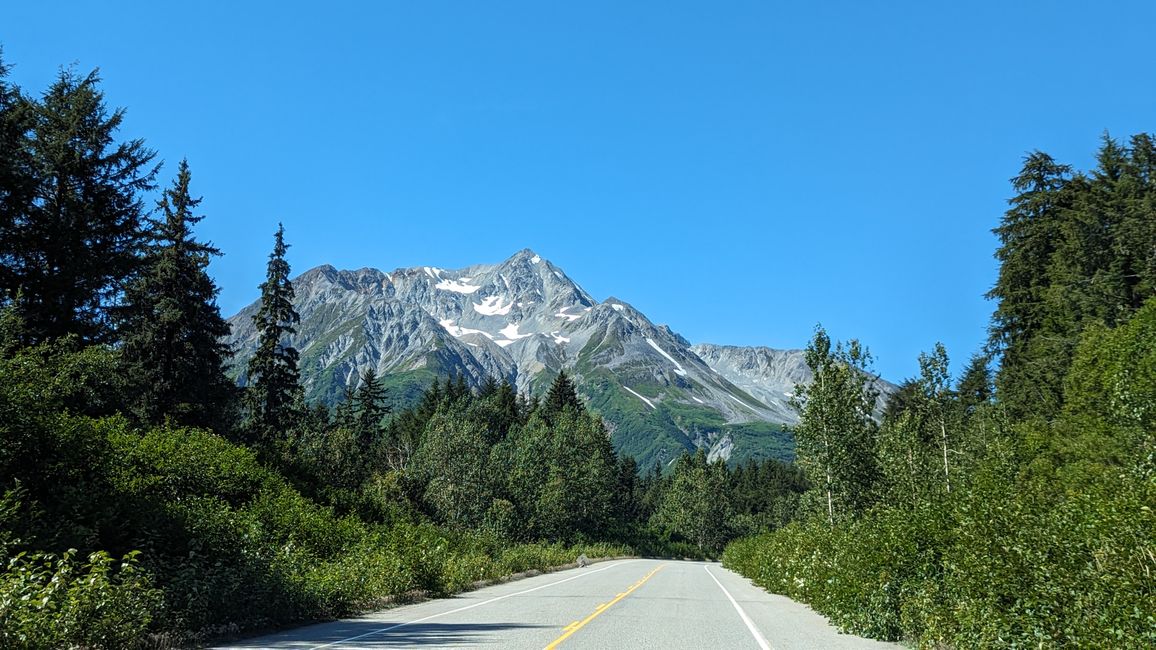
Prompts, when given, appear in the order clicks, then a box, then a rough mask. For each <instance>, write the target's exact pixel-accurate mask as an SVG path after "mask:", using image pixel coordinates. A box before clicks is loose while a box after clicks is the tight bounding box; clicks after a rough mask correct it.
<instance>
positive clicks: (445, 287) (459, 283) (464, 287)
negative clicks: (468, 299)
mask: <svg viewBox="0 0 1156 650" xmlns="http://www.w3.org/2000/svg"><path fill="white" fill-rule="evenodd" d="M469 280H470V278H462V279H461V280H445V279H443V280H442V281H441V282H438V283H437V284H435V285H434V288H435V289H441V290H442V291H453V292H454V293H465V294H470V293H473V292H475V291H477V290H478V289H481V287H479V286H478V285H476V284H469Z"/></svg>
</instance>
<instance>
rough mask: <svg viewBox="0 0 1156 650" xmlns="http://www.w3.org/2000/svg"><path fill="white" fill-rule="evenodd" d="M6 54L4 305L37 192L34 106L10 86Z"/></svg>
mask: <svg viewBox="0 0 1156 650" xmlns="http://www.w3.org/2000/svg"><path fill="white" fill-rule="evenodd" d="M3 54H4V51H3V49H2V48H0V305H4V304H7V303H8V302H10V301H12V300H14V298H15V293H16V290H17V287H18V284H19V283H18V282H17V281H16V278H17V275H16V263H17V259H18V256H17V254H18V251H19V250H20V248H21V246H20V242H19V240H18V238H17V236H16V225H17V224H18V223H21V220H22V219H25V218H26V217H27V215H28V213H29V212H30V210H31V206H32V199H33V196H34V194H35V189H36V176H35V174H34V173H33V164H32V159H31V148H30V145H31V142H30V139H29V136H30V133H31V125H32V122H31V119H30V118H31V110H30V109H31V106H30V104H29V102H28V101H26V100H25V99H24V98H23V97H22V96H21V95H20V91H19V89H18V88H16V87H14V86H11V85H9V84H8V82H7V77H8V70H9V68H8V66H7V65H6V64H5V63H4V57H3ZM22 336H23V334H22Z"/></svg>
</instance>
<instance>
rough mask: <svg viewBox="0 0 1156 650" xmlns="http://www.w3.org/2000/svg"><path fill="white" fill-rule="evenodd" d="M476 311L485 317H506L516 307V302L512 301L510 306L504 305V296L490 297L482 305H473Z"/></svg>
mask: <svg viewBox="0 0 1156 650" xmlns="http://www.w3.org/2000/svg"><path fill="white" fill-rule="evenodd" d="M473 305H474V311H476V312H478V313H479V314H481V315H483V316H506V315H508V314H509V313H510V310H511V309H513V307H514V302H513V301H512V300H511V301H510V302H509V304H506V305H503V304H502V296H490V297H489V298H485V299H483V300H482V302H481V304H478V303H476V302H475V303H473Z"/></svg>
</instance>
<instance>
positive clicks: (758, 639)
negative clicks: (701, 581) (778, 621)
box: [702, 564, 771, 650]
mask: <svg viewBox="0 0 1156 650" xmlns="http://www.w3.org/2000/svg"><path fill="white" fill-rule="evenodd" d="M702 568H703V570H705V571H706V574H707V575H708V576H710V579H711V580H714V583H715V584H716V585H718V588H719V589H722V591H723V593H724V594H726V595H727V598H728V599H730V601H731V604H732V605H734V606H735V611H736V612H738V613H739V616H741V617H742V618H743V623H746V624H747V629H748V630H750V631H751V636H753V637H755V643H758V644H759V647H760V648H762V649H763V650H771V645H770V644H769V643H767V640H766V639H764V638H763V635H762V634H761V633H760V632H759V629H758V628H757V627H755V624H754V623H753V622H752V621H751V617H749V616H747V613H746V612H744V611H743V608H742V607H739V603H738V601H736V600H735V597H734V596H732V595H731V592H729V591H727V588H726V587H724V586H723V583H721V582H719V581H718V578H716V577H714V574H713V573H711V572H710V567H709V566H707V565H705V564H704V565H702Z"/></svg>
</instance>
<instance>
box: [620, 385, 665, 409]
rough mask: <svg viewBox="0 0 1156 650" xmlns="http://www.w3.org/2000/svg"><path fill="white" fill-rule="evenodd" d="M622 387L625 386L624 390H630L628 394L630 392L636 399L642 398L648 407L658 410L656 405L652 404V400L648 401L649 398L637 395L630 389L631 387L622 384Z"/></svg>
mask: <svg viewBox="0 0 1156 650" xmlns="http://www.w3.org/2000/svg"><path fill="white" fill-rule="evenodd" d="M623 388H625V389H626V390H628V391H630V394H631V395H633V396H635V397H637V398H638V399H640V400H642V401H644V402H646V405H647V406H649V407H650V408H652V409H654V410H658V407H657V406H655V405H654V402H652V401H650V400H648V399H646V398H645V397H643V396H642V395H639V394H638V393H636V392H634V391H633V390H632V389H631V388H630V387H629V386H623Z"/></svg>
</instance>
